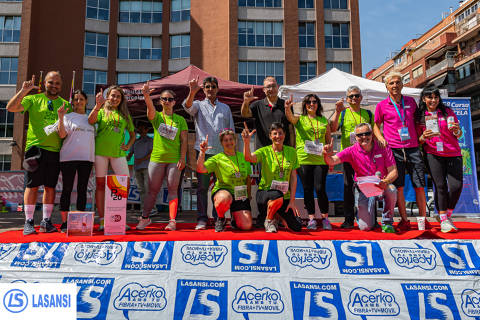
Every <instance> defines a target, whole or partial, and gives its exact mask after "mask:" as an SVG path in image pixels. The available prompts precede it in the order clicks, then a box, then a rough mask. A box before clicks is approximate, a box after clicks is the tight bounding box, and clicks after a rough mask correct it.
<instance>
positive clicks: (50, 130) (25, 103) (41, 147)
mask: <svg viewBox="0 0 480 320" xmlns="http://www.w3.org/2000/svg"><path fill="white" fill-rule="evenodd" d="M44 85H45V92H42V93H38V94H34V95H28V93H29V92H30V91H32V90H38V87H37V86H35V76H32V80H30V81H24V82H23V84H22V88H21V89H20V91H19V92H17V94H15V96H14V97H13V98H12V99H10V101H9V102H8V104H7V110H8V111H10V112H28V130H27V142H26V147H25V161H24V168H25V170H27V176H26V179H27V181H26V189H25V194H24V199H23V201H24V211H25V218H26V221H25V226H24V228H23V234H24V235H29V234H34V233H36V231H35V228H34V221H33V215H34V213H35V203H36V201H37V193H38V187H39V186H42V185H43V186H44V191H43V201H42V202H43V220H42V221H41V222H40V230H39V231H40V232H56V231H58V230H57V228H55V226H53V225H52V222H51V221H50V217H51V215H52V211H53V206H54V201H55V186H56V184H57V180H58V175H59V173H60V162H59V161H60V159H59V152H60V148H61V146H62V139H60V137H59V135H58V132H57V120H58V113H57V111H58V109H60V108H61V107H62V106H63V107H64V108H66V109H67V110H69V111H70V109H71V108H70V105H69V103H68V102H67V101H66V100H64V99H63V98H61V97H60V96H59V94H60V91H61V90H62V76H61V74H60V72H58V71H50V72H48V73H47V75H46V76H45V83H44ZM27 95H28V96H27Z"/></svg>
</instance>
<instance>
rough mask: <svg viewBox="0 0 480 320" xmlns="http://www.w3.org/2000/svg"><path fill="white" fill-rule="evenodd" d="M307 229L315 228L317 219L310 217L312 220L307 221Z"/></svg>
mask: <svg viewBox="0 0 480 320" xmlns="http://www.w3.org/2000/svg"><path fill="white" fill-rule="evenodd" d="M307 229H309V230H317V220H315V219H312V220H310V221H308V225H307Z"/></svg>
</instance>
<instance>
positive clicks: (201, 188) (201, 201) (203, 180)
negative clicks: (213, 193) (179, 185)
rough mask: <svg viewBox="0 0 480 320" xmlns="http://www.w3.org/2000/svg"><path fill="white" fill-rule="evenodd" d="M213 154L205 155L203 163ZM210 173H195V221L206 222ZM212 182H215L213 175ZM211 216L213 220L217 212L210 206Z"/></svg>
mask: <svg viewBox="0 0 480 320" xmlns="http://www.w3.org/2000/svg"><path fill="white" fill-rule="evenodd" d="M198 153H199V152H198V151H197V158H198ZM213 156H214V155H213V154H206V155H205V161H206V160H207V159H208V158H210V157H213ZM210 175H211V174H210V173H205V174H203V173H198V172H197V180H198V182H197V183H198V185H197V221H202V220H203V221H205V222H207V221H208V215H207V208H208V187H209V185H210ZM213 180H214V181H215V180H216V177H215V174H213ZM212 208H213V209H212V216H213V218H215V219H216V218H217V210H215V206H212Z"/></svg>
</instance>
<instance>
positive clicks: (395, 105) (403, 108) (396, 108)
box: [389, 96, 405, 127]
mask: <svg viewBox="0 0 480 320" xmlns="http://www.w3.org/2000/svg"><path fill="white" fill-rule="evenodd" d="M389 98H390V101H391V102H392V103H393V106H394V107H395V110H397V114H398V116H399V117H400V121H402V125H403V126H404V127H405V103H404V102H403V96H402V111H403V116H402V115H401V114H400V111H399V110H398V107H397V104H396V103H395V101H393V100H392V97H389Z"/></svg>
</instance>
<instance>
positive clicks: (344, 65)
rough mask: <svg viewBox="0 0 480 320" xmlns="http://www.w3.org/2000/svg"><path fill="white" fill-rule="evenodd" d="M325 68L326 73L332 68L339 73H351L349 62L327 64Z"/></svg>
mask: <svg viewBox="0 0 480 320" xmlns="http://www.w3.org/2000/svg"><path fill="white" fill-rule="evenodd" d="M326 67H327V71H328V70H330V69H333V68H337V69H338V70H340V71H343V72H348V73H352V63H351V62H327V63H326Z"/></svg>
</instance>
